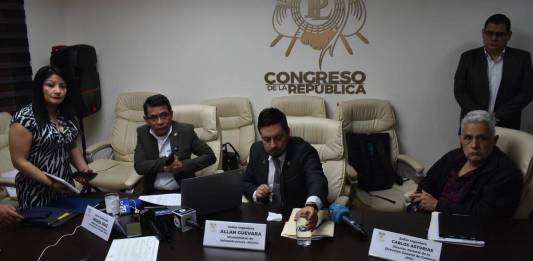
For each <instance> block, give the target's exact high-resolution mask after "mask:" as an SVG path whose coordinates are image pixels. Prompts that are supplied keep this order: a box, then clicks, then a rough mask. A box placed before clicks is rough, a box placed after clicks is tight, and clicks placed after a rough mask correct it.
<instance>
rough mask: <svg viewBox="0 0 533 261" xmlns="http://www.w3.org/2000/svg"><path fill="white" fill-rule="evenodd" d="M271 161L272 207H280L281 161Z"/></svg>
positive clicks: (276, 159)
mask: <svg viewBox="0 0 533 261" xmlns="http://www.w3.org/2000/svg"><path fill="white" fill-rule="evenodd" d="M272 161H273V162H274V187H273V188H272V190H273V191H272V193H274V194H273V196H272V204H273V205H280V204H281V189H280V181H281V161H280V160H279V159H278V158H274V157H273V158H272Z"/></svg>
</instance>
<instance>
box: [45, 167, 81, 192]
mask: <svg viewBox="0 0 533 261" xmlns="http://www.w3.org/2000/svg"><path fill="white" fill-rule="evenodd" d="M43 173H44V174H46V176H48V177H49V178H51V179H53V180H55V181H57V182H59V183H61V184H63V185H65V186H66V187H67V188H68V189H69V190H70V191H72V192H74V193H76V194H80V190H79V189H77V188H76V187H74V186H72V185H70V183H68V182H66V181H65V180H64V179H62V178H60V177H57V176H54V175H52V174H50V173H46V172H43Z"/></svg>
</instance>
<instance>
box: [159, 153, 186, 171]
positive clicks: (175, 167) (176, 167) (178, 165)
mask: <svg viewBox="0 0 533 261" xmlns="http://www.w3.org/2000/svg"><path fill="white" fill-rule="evenodd" d="M173 157H175V156H173ZM163 171H164V172H170V173H174V174H178V173H180V172H182V171H183V163H182V162H181V161H179V160H178V159H174V161H173V162H172V163H171V164H170V165H168V166H164V167H163Z"/></svg>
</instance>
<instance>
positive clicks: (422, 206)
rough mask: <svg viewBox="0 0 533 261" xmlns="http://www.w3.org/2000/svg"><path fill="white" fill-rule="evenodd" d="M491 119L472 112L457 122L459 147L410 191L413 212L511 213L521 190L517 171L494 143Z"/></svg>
mask: <svg viewBox="0 0 533 261" xmlns="http://www.w3.org/2000/svg"><path fill="white" fill-rule="evenodd" d="M494 126H495V119H494V116H493V115H491V114H490V113H489V112H487V111H482V110H477V111H471V112H469V113H467V114H466V116H465V117H464V118H463V119H462V121H461V134H460V136H459V142H460V144H461V148H458V149H455V150H452V151H450V152H448V153H447V154H446V155H444V156H443V157H442V158H441V159H440V160H438V161H437V162H436V163H435V164H434V165H433V166H432V167H431V169H430V170H429V171H428V172H427V175H426V177H425V178H424V179H423V180H422V181H421V182H420V183H419V184H418V189H417V192H415V193H413V194H411V195H410V198H411V202H412V205H413V207H414V209H415V210H417V211H428V212H431V211H439V212H447V213H458V214H467V215H475V216H484V217H488V216H500V217H511V216H512V215H513V214H514V212H515V210H516V208H517V206H518V203H519V201H520V197H521V194H522V174H521V172H520V170H519V169H518V167H517V166H516V165H515V164H514V162H513V161H512V160H511V159H510V158H509V157H507V155H505V153H503V152H502V151H501V150H500V149H498V147H496V141H497V140H498V136H497V135H495V133H494V129H495V127H494Z"/></svg>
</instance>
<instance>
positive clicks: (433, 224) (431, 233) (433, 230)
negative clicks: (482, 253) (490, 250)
mask: <svg viewBox="0 0 533 261" xmlns="http://www.w3.org/2000/svg"><path fill="white" fill-rule="evenodd" d="M439 214H440V212H432V213H431V221H430V222H429V228H428V239H429V240H433V241H439V242H443V243H450V244H457V245H464V246H475V247H484V246H485V241H478V240H468V239H459V238H447V237H440V236H439Z"/></svg>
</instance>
